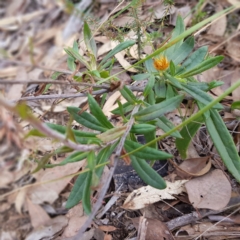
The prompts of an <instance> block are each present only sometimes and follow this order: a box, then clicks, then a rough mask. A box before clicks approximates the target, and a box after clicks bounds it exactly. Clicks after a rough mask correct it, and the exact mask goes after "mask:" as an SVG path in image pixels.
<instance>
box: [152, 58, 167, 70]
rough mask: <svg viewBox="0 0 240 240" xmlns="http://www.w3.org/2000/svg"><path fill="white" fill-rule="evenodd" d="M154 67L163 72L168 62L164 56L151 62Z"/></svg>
mask: <svg viewBox="0 0 240 240" xmlns="http://www.w3.org/2000/svg"><path fill="white" fill-rule="evenodd" d="M153 64H154V67H155V68H156V69H157V70H159V71H164V70H166V69H168V67H169V61H168V59H167V58H166V57H165V56H161V57H159V58H156V59H154V60H153Z"/></svg>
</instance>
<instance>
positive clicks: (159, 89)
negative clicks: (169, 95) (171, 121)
mask: <svg viewBox="0 0 240 240" xmlns="http://www.w3.org/2000/svg"><path fill="white" fill-rule="evenodd" d="M154 91H155V94H156V97H158V98H166V92H167V87H166V83H165V81H163V80H160V81H159V80H158V81H157V82H156V83H155V86H154Z"/></svg>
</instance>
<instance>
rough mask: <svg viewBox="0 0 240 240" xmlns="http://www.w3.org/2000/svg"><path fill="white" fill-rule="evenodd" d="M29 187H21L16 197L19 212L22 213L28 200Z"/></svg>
mask: <svg viewBox="0 0 240 240" xmlns="http://www.w3.org/2000/svg"><path fill="white" fill-rule="evenodd" d="M26 194H27V189H26V188H25V189H20V190H19V192H18V193H17V197H16V199H15V208H16V210H17V212H18V213H19V214H22V207H23V205H24V203H25V202H26Z"/></svg>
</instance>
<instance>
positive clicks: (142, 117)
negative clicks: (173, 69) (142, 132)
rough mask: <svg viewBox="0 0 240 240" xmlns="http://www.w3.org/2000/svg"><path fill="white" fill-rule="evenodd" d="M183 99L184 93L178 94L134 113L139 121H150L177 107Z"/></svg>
mask: <svg viewBox="0 0 240 240" xmlns="http://www.w3.org/2000/svg"><path fill="white" fill-rule="evenodd" d="M182 100H183V96H182V95H178V96H176V97H173V98H171V99H168V100H165V101H163V102H161V103H158V104H155V105H152V106H149V107H147V108H145V109H143V110H141V111H139V112H138V113H136V114H135V115H134V117H135V119H136V120H137V121H150V120H153V119H155V118H158V117H161V116H163V115H164V114H165V113H168V112H171V111H173V110H174V109H176V108H177V107H178V106H179V105H180V103H181V102H182Z"/></svg>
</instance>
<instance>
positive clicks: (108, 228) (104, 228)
mask: <svg viewBox="0 0 240 240" xmlns="http://www.w3.org/2000/svg"><path fill="white" fill-rule="evenodd" d="M98 228H99V229H101V230H102V231H104V232H113V231H115V230H116V229H117V228H116V227H114V226H109V225H101V226H98Z"/></svg>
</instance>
